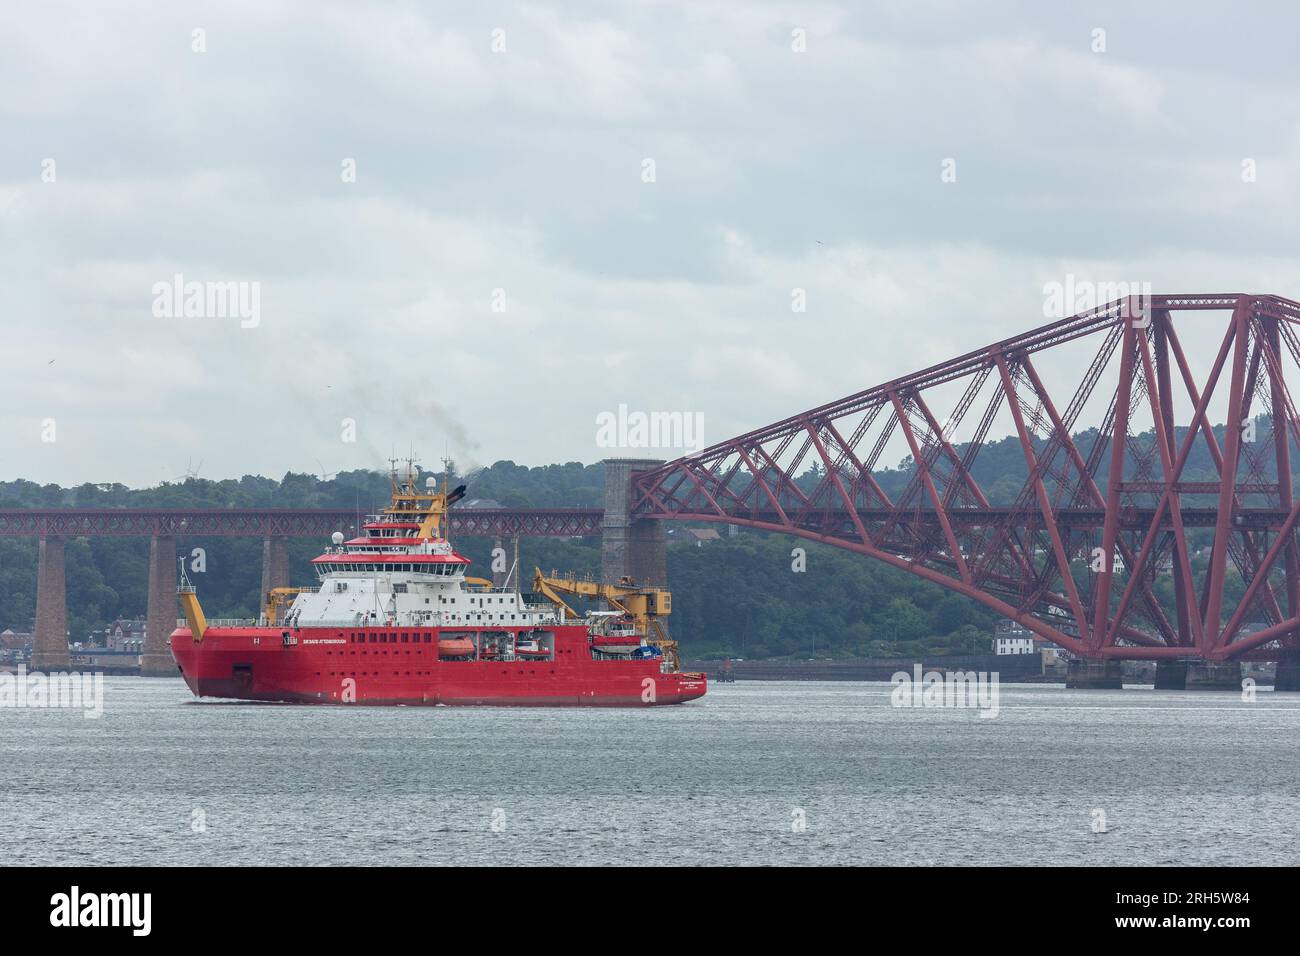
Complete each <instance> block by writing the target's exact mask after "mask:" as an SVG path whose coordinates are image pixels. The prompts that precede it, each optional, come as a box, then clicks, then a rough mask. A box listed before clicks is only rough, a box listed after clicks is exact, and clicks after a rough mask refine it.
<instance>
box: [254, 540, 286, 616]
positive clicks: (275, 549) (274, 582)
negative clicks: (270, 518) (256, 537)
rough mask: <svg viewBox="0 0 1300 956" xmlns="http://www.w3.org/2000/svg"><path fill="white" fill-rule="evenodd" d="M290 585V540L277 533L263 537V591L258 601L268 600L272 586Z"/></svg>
mask: <svg viewBox="0 0 1300 956" xmlns="http://www.w3.org/2000/svg"><path fill="white" fill-rule="evenodd" d="M288 586H289V542H288V539H286V538H284V537H281V536H279V535H275V536H272V537H268V538H263V539H262V593H261V594H260V595H258V602H259V603H261V602H262V601H265V600H266V595H267V592H268V591H270V590H271V589H272V588H287V587H288Z"/></svg>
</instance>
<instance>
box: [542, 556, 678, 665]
mask: <svg viewBox="0 0 1300 956" xmlns="http://www.w3.org/2000/svg"><path fill="white" fill-rule="evenodd" d="M533 590H534V591H536V592H537V593H538V594H541V595H544V596H545V597H546V599H547V600H549V601H550V602H551V603H552V604H554V605H555V606H556V608H557V609H558V610H559V611H560V612H561V613H562V614H563V615H564V617H565V618H566V619H567V620H570V621H576V620H579V619H581V617H582V615H581V614H579V613H578V612H577V611H575V610H574V609H573V608H572V607H570V606H569V604H568V602H567V601H565V600H564V595H569V596H571V597H583V598H592V599H596V600H601V601H604V602H605V603H606V604H608V605H609V606H610V607H611V608H613V609H614V610H615V611H620V612H622V613H623V614H626V615H627V616H628V617H630V618H631V619H632V625H633V627H634V628H635V629H636V632H637V633H638V634H640V635H641V636H642V637H644V638H645V640H646V643H647V644H649V645H651V646H652V647H657V648H659V650H660V651H662V652H663V655H664V656H665V657H666V658H668V660H669V662H670V663H671V664H672V667H673V670H681V660H680V658H679V657H678V655H677V642H676V641H672V640H669V639H668V632H667V631H666V630H665V629H664V625H663V619H664V618H666V617H668V615H670V614H671V613H672V610H673V595H672V592H671V591H669V590H667V589H666V588H650V587H638V586H637V583H636V582H635V581H633V580H632V579H631V578H630V577H627V576H624V577H621V578H619V579H618V583H617V584H604V583H602V582H600V581H596V580H593V579H591V578H580V577H578V576H577V575H576V574H573V573H569V574H559V573H558V572H556V571H552V572H551V573H550V575H549V576H548V575H544V574H542V569H541V568H534V569H533Z"/></svg>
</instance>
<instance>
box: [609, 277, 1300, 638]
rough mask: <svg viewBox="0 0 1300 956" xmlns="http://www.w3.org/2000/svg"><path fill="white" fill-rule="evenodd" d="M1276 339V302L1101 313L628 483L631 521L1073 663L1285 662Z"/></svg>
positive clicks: (1142, 302) (1297, 442)
mask: <svg viewBox="0 0 1300 956" xmlns="http://www.w3.org/2000/svg"><path fill="white" fill-rule="evenodd" d="M1298 324H1300V304H1297V303H1296V302H1292V301H1289V300H1286V299H1281V298H1277V297H1275V296H1252V295H1244V294H1228V295H1183V296H1175V295H1166V296H1153V297H1147V298H1141V299H1139V298H1132V299H1124V300H1120V301H1116V302H1112V303H1110V304H1108V305H1106V306H1103V307H1100V308H1097V309H1093V310H1091V311H1089V312H1086V313H1083V314H1080V315H1077V316H1073V317H1071V318H1068V319H1064V320H1062V321H1058V322H1054V323H1052V324H1050V325H1046V326H1043V327H1041V328H1038V329H1035V330H1033V331H1031V332H1028V333H1026V334H1023V335H1019V336H1017V337H1014V338H1011V339H1007V340H1004V341H1001V342H998V343H996V344H994V345H992V346H989V347H988V348H985V349H981V350H979V351H976V352H971V353H969V354H967V355H963V356H961V357H960V358H956V359H953V360H951V361H948V362H944V363H942V364H939V365H935V366H933V367H931V368H928V369H925V370H924V371H920V372H916V373H914V374H911V375H906V376H904V377H902V378H899V379H896V380H894V381H892V382H888V383H886V384H884V385H880V386H877V387H876V388H871V389H868V390H866V391H863V392H859V393H857V394H855V395H851V396H849V397H848V398H844V399H842V400H840V401H837V402H832V403H830V404H828V405H823V406H821V407H820V408H814V409H812V410H811V411H808V412H804V413H803V414H800V415H796V416H794V417H792V418H787V419H786V420H784V421H781V422H777V423H776V424H774V425H769V426H767V427H766V428H761V429H758V430H757V431H753V432H750V433H749V434H746V435H741V436H740V437H738V438H734V439H731V440H730V441H725V442H722V443H720V444H717V445H714V446H712V447H710V448H708V449H706V450H704V451H703V452H702V453H700V454H698V455H694V456H691V457H687V458H682V459H680V460H678V461H674V462H670V463H668V464H667V465H664V466H662V467H660V468H657V469H655V470H652V471H646V472H642V473H640V474H638V475H637V477H636V479H635V484H634V496H633V499H634V500H633V507H634V514H635V515H637V516H640V517H644V518H656V519H681V520H690V521H716V522H726V523H732V524H740V525H746V526H750V527H754V528H761V529H765V530H770V531H776V532H784V533H788V534H793V535H798V536H801V537H803V538H808V539H811V540H815V541H821V542H825V543H828V544H832V545H835V546H837V547H841V548H846V549H848V550H851V551H856V552H859V553H861V554H865V555H870V556H871V557H874V558H877V559H879V560H881V561H885V562H888V563H889V564H892V565H894V566H896V567H899V568H902V569H903V570H905V571H908V572H910V573H912V574H915V575H918V576H920V577H922V578H925V579H927V580H930V581H933V582H936V583H938V584H940V585H942V586H944V587H946V588H950V589H952V590H953V591H956V592H959V593H961V594H964V595H966V596H968V597H970V598H973V599H974V600H977V601H980V602H981V603H983V604H985V605H987V606H988V607H991V608H993V609H995V610H996V611H998V612H999V613H1002V614H1005V615H1006V616H1008V617H1010V618H1012V619H1014V620H1016V621H1018V622H1020V623H1021V624H1023V625H1024V626H1025V627H1027V628H1028V629H1030V630H1031V631H1032V632H1033V633H1034V634H1035V635H1037V636H1038V637H1039V638H1041V639H1044V640H1048V641H1052V642H1054V643H1056V644H1058V645H1060V646H1062V647H1064V648H1067V649H1068V650H1070V651H1072V652H1074V653H1076V654H1079V655H1081V656H1084V657H1088V658H1094V659H1106V658H1137V659H1149V660H1159V659H1167V658H1182V659H1205V660H1240V659H1280V658H1283V657H1287V656H1289V655H1290V654H1292V653H1295V652H1296V651H1297V650H1300V644H1298V638H1297V635H1298V634H1300V550H1298V547H1297V537H1296V521H1297V519H1298V518H1300V502H1297V501H1296V496H1295V495H1294V494H1293V491H1292V465H1291V459H1292V454H1293V452H1294V450H1295V449H1296V448H1298V447H1300V418H1298V417H1297V414H1296V408H1295V404H1294V401H1293V399H1292V396H1291V394H1290V390H1289V388H1288V381H1296V380H1297V375H1298V374H1300V337H1298V336H1297V330H1296V327H1297V325H1298ZM1214 422H1218V423H1220V427H1217V428H1216V427H1214ZM1223 422H1227V423H1229V425H1227V426H1223V425H1222V424H1221V423H1223ZM1232 423H1237V424H1236V425H1233V424H1232ZM995 425H996V428H995ZM999 433H1005V434H1009V435H1011V436H1013V440H1014V444H1015V445H1017V446H1018V452H1019V456H1020V458H1021V459H1022V460H1021V461H1020V462H1018V463H1017V464H1018V465H1019V466H1020V467H1019V468H1018V469H1017V471H1016V477H1015V481H1014V483H1013V485H1014V486H1013V487H1012V488H1008V487H1007V482H1006V481H1005V480H1003V481H1001V482H999V484H1000V486H1001V487H999V488H998V489H996V490H995V489H993V488H992V487H991V484H992V483H993V482H991V481H990V479H989V478H988V475H987V474H985V480H984V482H983V484H981V482H980V481H977V480H976V477H975V475H976V473H977V472H980V471H981V470H982V469H981V467H980V465H981V459H980V455H981V453H982V452H986V449H988V448H990V447H992V442H993V441H994V438H996V437H997V436H998V435H999ZM991 436H992V437H991ZM999 447H1000V448H1001V449H1003V450H1005V447H1006V446H1005V444H1000V445H999ZM889 449H902V450H903V452H904V453H905V455H906V456H907V457H906V459H905V461H904V463H903V464H902V465H901V466H900V470H899V471H898V472H895V473H894V477H895V478H896V479H898V480H896V481H894V482H893V483H892V485H891V489H892V490H891V492H890V493H887V492H886V490H885V488H884V487H882V475H884V474H888V472H887V471H883V470H882V469H885V468H886V466H887V464H888V462H887V460H886V459H885V458H884V456H885V455H886V454H887V451H888V450H889ZM1193 461H1197V462H1199V463H1200V464H1199V465H1197V466H1196V467H1195V468H1193V467H1192V465H1191V464H1190V463H1191V462H1193Z"/></svg>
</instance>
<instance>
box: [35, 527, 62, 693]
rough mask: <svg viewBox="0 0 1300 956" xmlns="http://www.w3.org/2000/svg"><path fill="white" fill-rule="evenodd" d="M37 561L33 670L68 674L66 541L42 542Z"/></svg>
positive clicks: (59, 539) (47, 538)
mask: <svg viewBox="0 0 1300 956" xmlns="http://www.w3.org/2000/svg"><path fill="white" fill-rule="evenodd" d="M37 555H38V556H37V560H36V633H35V634H33V635H32V670H39V671H51V670H67V669H68V668H69V666H70V661H69V659H68V599H67V579H66V577H65V576H64V567H63V539H62V538H57V537H53V536H50V537H45V538H41V541H40V545H39V546H38V551H37Z"/></svg>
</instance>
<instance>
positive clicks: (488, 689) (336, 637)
mask: <svg viewBox="0 0 1300 956" xmlns="http://www.w3.org/2000/svg"><path fill="white" fill-rule="evenodd" d="M553 630H554V631H555V632H556V647H557V652H556V654H555V655H554V658H553V659H551V660H530V659H518V660H510V661H506V660H448V659H445V658H442V657H440V656H439V654H438V644H437V639H436V636H435V638H434V640H433V641H432V642H431V643H420V642H411V643H409V644H400V643H394V644H391V645H378V646H377V645H375V644H373V643H366V642H364V641H362V642H361V643H359V644H358V643H354V642H352V641H351V640H349V638H350V637H351V635H350V634H349V633H347V632H338V631H334V630H326V629H315V628H301V629H299V630H296V631H293V632H286V631H283V630H281V629H279V628H273V627H246V628H210V629H209V630H208V631H207V632H206V633H205V634H204V637H203V640H202V641H195V640H194V638H193V636H192V635H191V633H190V631H189V629H187V628H178V629H177V630H175V631H173V632H172V636H171V640H170V644H171V649H172V656H173V658H174V659H175V660H176V664H177V666H178V668H179V669H180V672H181V676H182V677H183V678H184V679H185V682H186V684H188V685H189V688H190V690H191V691H192V692H193V693H194V694H195V695H196V696H198V697H215V698H222V699H227V700H252V701H267V702H282V703H294V704H325V705H330V704H334V705H346V704H362V705H376V706H383V705H388V706H403V705H406V706H410V705H415V706H437V705H456V706H498V707H500V706H509V707H565V706H568V707H647V706H656V705H662V704H679V703H684V702H686V701H689V700H694V699H696V698H699V697H702V696H703V695H704V693H705V692H706V690H707V680H706V678H705V676H704V675H702V674H680V673H663V672H662V671H661V669H660V665H659V662H658V661H654V660H647V661H638V660H595V659H592V656H591V654H590V652H589V651H587V649H586V646H585V645H586V636H585V628H582V627H577V626H564V625H560V626H557V627H555V628H553ZM569 631H572V632H573V633H566V632H569ZM403 636H405V635H403ZM394 637H396V634H394Z"/></svg>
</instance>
